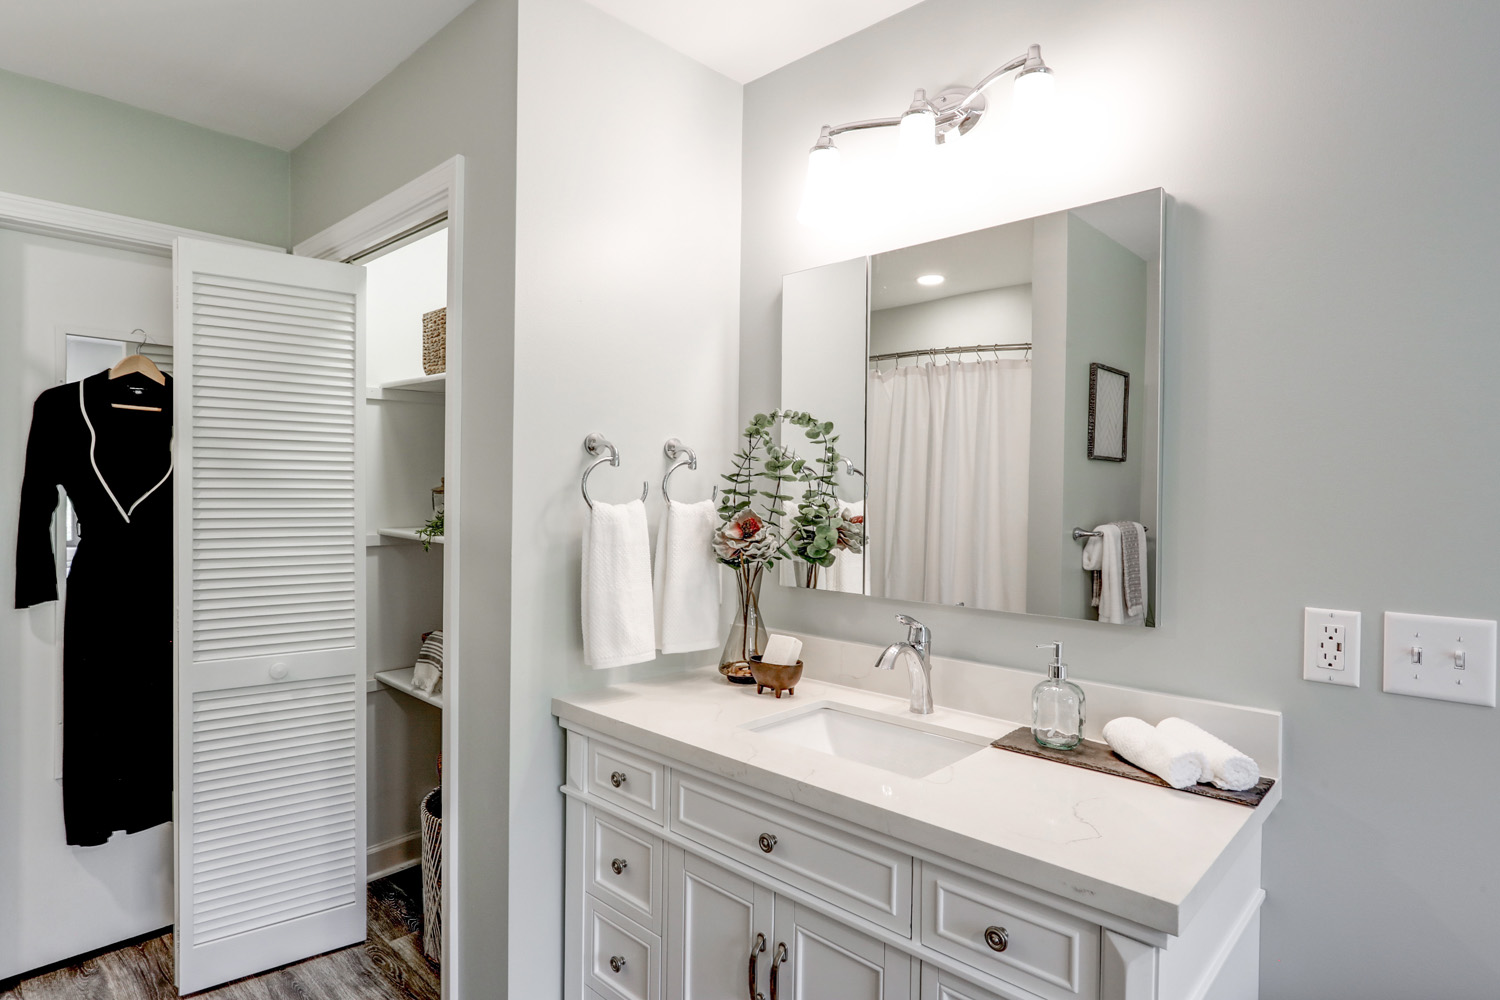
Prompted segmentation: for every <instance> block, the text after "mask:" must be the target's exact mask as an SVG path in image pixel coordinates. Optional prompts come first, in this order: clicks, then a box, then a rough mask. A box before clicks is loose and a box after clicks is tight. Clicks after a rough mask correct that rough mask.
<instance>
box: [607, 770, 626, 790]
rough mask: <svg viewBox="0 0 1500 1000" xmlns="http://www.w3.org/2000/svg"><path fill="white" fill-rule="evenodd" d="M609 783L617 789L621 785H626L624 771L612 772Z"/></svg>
mask: <svg viewBox="0 0 1500 1000" xmlns="http://www.w3.org/2000/svg"><path fill="white" fill-rule="evenodd" d="M609 783H610V784H611V785H614V786H615V787H616V788H619V787H620V786H621V785H623V784H625V772H624V771H614V772H612V773H611V774H610V776H609Z"/></svg>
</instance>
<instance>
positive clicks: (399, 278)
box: [365, 226, 448, 485]
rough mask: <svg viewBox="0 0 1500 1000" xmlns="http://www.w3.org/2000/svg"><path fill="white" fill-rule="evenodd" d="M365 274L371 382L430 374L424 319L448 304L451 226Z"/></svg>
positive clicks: (377, 260) (367, 372)
mask: <svg viewBox="0 0 1500 1000" xmlns="http://www.w3.org/2000/svg"><path fill="white" fill-rule="evenodd" d="M365 274H366V285H367V288H368V289H369V291H368V292H367V294H368V296H369V299H368V301H367V303H366V306H365V312H366V315H367V317H368V318H367V319H366V320H365V331H366V338H365V341H366V345H367V346H366V349H365V381H366V382H368V383H369V384H370V385H380V384H381V383H382V382H393V381H395V380H396V379H403V378H416V377H418V376H419V375H424V374H426V372H425V371H424V370H423V368H422V316H423V314H425V313H429V312H432V311H433V310H434V309H441V308H443V307H444V306H446V305H447V304H448V229H447V227H446V226H445V227H443V228H441V229H438V230H436V231H435V232H432V233H429V234H427V235H426V236H423V237H422V238H421V239H419V240H414V241H412V242H411V243H408V244H406V245H405V246H402V247H397V248H396V249H395V250H392V251H391V252H390V253H387V254H383V255H382V256H380V257H376V258H375V259H374V260H371V261H369V262H367V263H365ZM433 485H436V481H435V480H434V483H433Z"/></svg>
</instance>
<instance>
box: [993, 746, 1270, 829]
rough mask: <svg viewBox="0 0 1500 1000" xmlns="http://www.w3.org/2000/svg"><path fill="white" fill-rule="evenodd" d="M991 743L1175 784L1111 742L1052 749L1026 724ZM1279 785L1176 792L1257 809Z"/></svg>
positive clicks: (1089, 767) (1075, 764)
mask: <svg viewBox="0 0 1500 1000" xmlns="http://www.w3.org/2000/svg"><path fill="white" fill-rule="evenodd" d="M990 746H992V747H997V748H999V749H1001V750H1009V751H1011V752H1012V753H1023V754H1025V755H1026V756H1028V757H1040V758H1042V759H1043V760H1054V761H1057V762H1058V763H1059V764H1070V765H1072V766H1073V767H1081V768H1085V769H1086V770H1089V771H1100V772H1102V773H1104V774H1114V775H1118V776H1120V777H1121V778H1129V779H1130V780H1131V781H1144V782H1145V783H1146V784H1148V785H1160V786H1161V787H1162V788H1171V787H1172V786H1171V785H1169V784H1167V783H1166V782H1165V781H1163V780H1161V779H1160V778H1158V777H1157V776H1156V775H1154V774H1152V773H1151V772H1150V771H1147V770H1144V769H1142V768H1139V767H1136V766H1135V765H1134V764H1132V763H1130V761H1128V760H1126V759H1125V758H1124V757H1121V756H1120V755H1119V754H1117V753H1115V752H1114V751H1113V750H1111V749H1110V748H1109V744H1108V743H1095V742H1094V741H1093V740H1082V741H1081V742H1079V744H1078V745H1077V746H1076V747H1074V748H1073V749H1072V750H1053V749H1052V748H1050V747H1044V746H1042V745H1040V744H1039V743H1037V741H1036V738H1035V737H1033V736H1032V735H1031V730H1030V729H1029V728H1028V727H1026V726H1021V727H1020V728H1019V729H1012V730H1011V731H1010V732H1008V733H1006V734H1005V735H1004V736H1002V737H1000V738H999V739H998V740H996V741H995V742H993V743H991V744H990ZM1274 784H1276V780H1275V779H1274V778H1261V779H1260V781H1259V782H1258V783H1257V784H1256V786H1255V787H1254V788H1247V789H1246V790H1245V791H1243V792H1231V791H1229V790H1228V789H1224V788H1215V787H1214V786H1213V785H1193V786H1192V787H1191V788H1178V789H1174V791H1179V792H1186V793H1188V794H1189V795H1202V796H1205V797H1206V798H1210V799H1219V800H1220V801H1223V802H1236V803H1238V804H1240V805H1242V806H1249V807H1250V808H1251V809H1254V808H1255V807H1256V806H1258V805H1260V801H1261V799H1264V798H1265V797H1266V793H1267V792H1269V791H1270V790H1271V786H1272V785H1274Z"/></svg>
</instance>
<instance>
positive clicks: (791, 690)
mask: <svg viewBox="0 0 1500 1000" xmlns="http://www.w3.org/2000/svg"><path fill="white" fill-rule="evenodd" d="M750 672H751V673H752V674H754V675H755V693H756V694H760V693H761V692H762V691H774V692H776V697H778V698H780V697H781V692H783V691H785V692H786V693H787V696H788V697H790V696H792V695H794V694H796V693H797V682H798V681H800V680H801V679H802V661H801V660H798V661H797V662H796V664H795V665H793V666H790V667H788V666H785V665H783V664H780V663H762V662H761V659H760V657H759V656H752V657H750Z"/></svg>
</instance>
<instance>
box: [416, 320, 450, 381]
mask: <svg viewBox="0 0 1500 1000" xmlns="http://www.w3.org/2000/svg"><path fill="white" fill-rule="evenodd" d="M422 370H423V371H424V372H426V373H427V374H428V375H436V374H438V373H439V372H445V371H447V370H448V309H447V307H444V308H442V309H434V310H433V311H432V312H430V313H423V314H422Z"/></svg>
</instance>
